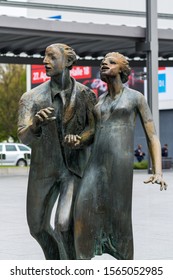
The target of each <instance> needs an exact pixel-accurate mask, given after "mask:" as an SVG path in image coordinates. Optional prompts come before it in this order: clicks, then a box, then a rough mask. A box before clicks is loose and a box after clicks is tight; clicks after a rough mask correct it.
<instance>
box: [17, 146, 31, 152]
mask: <svg viewBox="0 0 173 280" xmlns="http://www.w3.org/2000/svg"><path fill="white" fill-rule="evenodd" d="M18 147H19V150H20V151H30V149H29V148H28V147H25V146H22V145H18Z"/></svg>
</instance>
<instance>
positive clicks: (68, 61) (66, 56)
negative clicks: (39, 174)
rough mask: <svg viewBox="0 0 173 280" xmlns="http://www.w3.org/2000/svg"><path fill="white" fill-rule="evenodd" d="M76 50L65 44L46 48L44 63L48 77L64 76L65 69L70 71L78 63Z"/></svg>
mask: <svg viewBox="0 0 173 280" xmlns="http://www.w3.org/2000/svg"><path fill="white" fill-rule="evenodd" d="M76 60H77V57H76V53H75V52H74V50H73V49H72V48H71V47H69V46H67V45H65V44H59V43H57V44H52V45H50V46H48V47H47V48H46V51H45V57H44V60H43V63H44V65H45V69H46V74H47V76H50V77H52V76H56V75H59V74H62V72H63V71H64V69H68V70H70V69H71V68H72V66H73V64H74V63H75V62H76Z"/></svg>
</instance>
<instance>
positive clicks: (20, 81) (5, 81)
mask: <svg viewBox="0 0 173 280" xmlns="http://www.w3.org/2000/svg"><path fill="white" fill-rule="evenodd" d="M25 91H26V68H25V66H24V65H18V64H1V65H0V141H3V140H7V139H8V137H9V136H12V137H13V139H14V141H17V140H18V138H17V119H18V106H19V99H20V97H21V95H22V93H24V92H25Z"/></svg>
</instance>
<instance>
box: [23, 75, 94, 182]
mask: <svg viewBox="0 0 173 280" xmlns="http://www.w3.org/2000/svg"><path fill="white" fill-rule="evenodd" d="M72 81H73V89H72V93H71V98H70V103H69V105H68V106H67V108H66V109H65V111H64V116H63V125H64V132H65V135H67V134H78V135H80V136H81V137H82V136H83V135H86V134H87V135H88V137H87V139H86V140H85V141H84V143H83V146H81V147H80V148H78V149H72V148H69V147H67V146H64V147H63V149H64V157H63V155H62V145H61V144H60V142H59V136H58V131H57V126H56V120H54V121H51V122H49V123H48V124H46V125H43V126H42V128H41V131H42V132H41V135H35V134H34V133H33V132H32V130H31V124H32V120H33V117H34V115H35V114H36V113H37V112H38V111H39V110H40V109H43V108H46V107H53V104H52V94H51V81H48V82H45V83H43V84H41V85H39V86H37V87H36V88H34V89H32V90H30V91H28V92H26V93H24V94H23V95H22V97H21V99H20V102H19V119H18V135H19V138H20V139H21V141H22V142H23V143H25V144H27V145H30V146H31V148H32V155H31V166H30V176H29V183H30V184H32V183H34V181H35V180H37V181H39V180H42V179H44V181H45V182H46V180H48V181H49V179H51V181H52V180H54V179H56V180H57V179H59V178H62V177H63V176H65V174H66V170H67V169H68V170H70V171H71V172H72V173H74V174H76V175H78V176H79V177H82V175H83V172H84V169H85V167H86V164H87V161H88V157H89V148H88V146H90V143H91V142H92V140H93V137H94V130H95V123H94V115H93V108H94V105H95V103H96V98H95V94H94V93H93V92H92V91H91V90H90V89H89V88H87V87H85V86H84V85H82V84H80V83H78V82H76V81H75V80H74V79H72Z"/></svg>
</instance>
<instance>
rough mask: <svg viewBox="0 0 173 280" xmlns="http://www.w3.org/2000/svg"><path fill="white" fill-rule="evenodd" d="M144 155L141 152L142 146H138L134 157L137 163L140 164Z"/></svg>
mask: <svg viewBox="0 0 173 280" xmlns="http://www.w3.org/2000/svg"><path fill="white" fill-rule="evenodd" d="M144 156H145V153H144V152H143V151H142V145H141V144H138V148H137V149H136V150H135V157H136V158H137V160H138V162H141V161H142V160H143V159H144Z"/></svg>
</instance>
